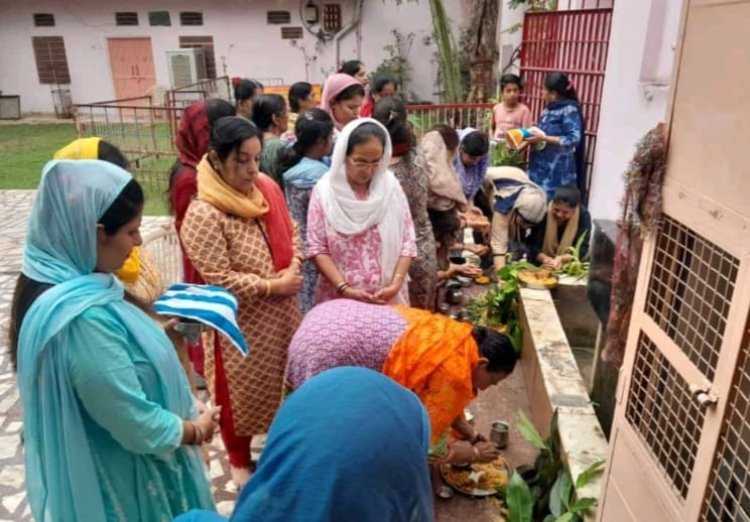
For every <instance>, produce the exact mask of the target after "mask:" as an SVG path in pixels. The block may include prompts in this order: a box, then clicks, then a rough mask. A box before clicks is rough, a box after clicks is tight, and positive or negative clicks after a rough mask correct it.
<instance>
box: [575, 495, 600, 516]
mask: <svg viewBox="0 0 750 522" xmlns="http://www.w3.org/2000/svg"><path fill="white" fill-rule="evenodd" d="M595 505H596V499H595V498H591V497H584V498H579V499H578V500H576V501H575V502H574V503H573V504H572V505H571V506H570V511H572V512H573V513H583V512H584V511H587V510H589V509H591V508H592V507H594V506H595Z"/></svg>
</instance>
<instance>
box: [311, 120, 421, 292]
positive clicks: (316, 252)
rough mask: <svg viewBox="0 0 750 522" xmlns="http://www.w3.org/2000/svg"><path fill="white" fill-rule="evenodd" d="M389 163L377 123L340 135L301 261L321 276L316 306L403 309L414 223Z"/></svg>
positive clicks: (386, 140)
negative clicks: (336, 302) (334, 303)
mask: <svg viewBox="0 0 750 522" xmlns="http://www.w3.org/2000/svg"><path fill="white" fill-rule="evenodd" d="M390 159H391V140H390V136H389V135H388V132H387V131H386V129H385V127H383V125H382V124H380V123H378V122H377V121H375V120H373V119H370V118H362V119H358V120H355V121H353V122H351V123H349V124H348V125H346V127H344V129H343V130H342V131H341V134H340V135H339V137H338V139H337V141H336V146H335V148H334V150H333V158H332V161H331V169H330V170H329V171H328V172H327V173H326V174H325V175H324V176H323V177H322V178H321V180H320V181H319V182H318V184H317V185H316V186H315V188H314V189H313V192H312V195H311V197H310V207H309V210H308V215H307V251H306V253H305V254H306V256H307V258H308V259H312V260H314V262H315V265H316V266H317V267H318V271H319V272H320V274H321V275H322V277H321V278H319V280H318V291H317V302H318V303H321V302H324V301H330V300H331V299H337V298H341V297H346V298H348V299H356V300H358V301H363V302H367V303H376V304H386V303H389V304H406V305H408V304H409V290H408V285H407V284H406V279H407V274H408V271H409V266H410V265H411V262H412V259H413V258H414V257H416V255H417V248H416V242H415V234H414V223H413V222H412V218H411V213H410V212H409V206H408V202H407V200H406V196H405V195H404V192H403V190H402V189H401V184H400V183H399V182H398V180H397V179H396V177H395V176H394V175H393V173H392V172H391V171H390V170H388V163H389V161H390Z"/></svg>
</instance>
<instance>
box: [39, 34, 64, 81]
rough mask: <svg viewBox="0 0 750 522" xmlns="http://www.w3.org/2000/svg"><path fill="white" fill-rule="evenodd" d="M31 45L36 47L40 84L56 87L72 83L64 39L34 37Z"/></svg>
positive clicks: (58, 37) (59, 37) (57, 37)
mask: <svg viewBox="0 0 750 522" xmlns="http://www.w3.org/2000/svg"><path fill="white" fill-rule="evenodd" d="M31 43H32V45H33V47H34V58H35V60H36V70H37V74H38V75H39V83H43V84H54V85H57V84H68V83H70V72H69V71H68V58H67V56H66V54H65V42H64V40H63V37H62V36H33V37H32V38H31Z"/></svg>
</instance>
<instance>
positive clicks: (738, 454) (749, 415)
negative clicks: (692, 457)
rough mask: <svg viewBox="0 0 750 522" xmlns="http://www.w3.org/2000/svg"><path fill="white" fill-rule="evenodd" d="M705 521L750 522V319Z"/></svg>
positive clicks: (719, 446)
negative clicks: (731, 521) (729, 521)
mask: <svg viewBox="0 0 750 522" xmlns="http://www.w3.org/2000/svg"><path fill="white" fill-rule="evenodd" d="M726 411H727V414H726V416H725V417H724V422H723V424H722V428H721V435H720V437H719V444H718V449H717V451H716V454H715V456H714V463H713V466H712V471H711V478H710V480H709V483H708V490H707V494H706V498H705V500H704V504H703V512H702V513H701V520H704V521H712V522H713V521H724V520H739V521H747V520H750V316H748V322H747V327H746V329H745V337H744V340H743V342H742V347H741V348H740V356H739V359H738V361H737V369H736V370H735V375H734V379H733V380H732V388H731V392H730V395H729V402H728V403H727V409H726Z"/></svg>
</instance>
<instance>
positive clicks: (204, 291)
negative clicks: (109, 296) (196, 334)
mask: <svg viewBox="0 0 750 522" xmlns="http://www.w3.org/2000/svg"><path fill="white" fill-rule="evenodd" d="M154 311H155V312H156V313H157V314H159V315H165V316H171V317H180V318H182V319H189V320H191V321H196V322H198V323H201V324H204V325H206V326H208V327H210V328H213V329H214V330H216V331H218V332H219V333H221V334H222V335H224V337H226V338H227V339H228V340H229V341H230V342H231V343H232V344H233V345H234V346H235V347H236V348H237V349H238V350H239V351H240V352H241V353H242V355H247V354H248V352H249V351H250V347H249V346H248V345H247V342H246V341H245V336H244V335H242V330H240V327H239V326H238V325H237V298H236V297H235V296H234V295H233V294H232V293H231V292H229V291H228V290H226V289H224V288H222V287H220V286H212V285H190V284H184V283H177V284H174V285H172V286H170V287H169V288H167V290H166V292H164V293H163V294H162V295H161V296H160V297H159V298H158V299H157V300H156V301H155V302H154Z"/></svg>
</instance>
